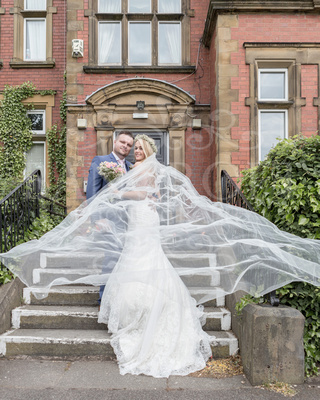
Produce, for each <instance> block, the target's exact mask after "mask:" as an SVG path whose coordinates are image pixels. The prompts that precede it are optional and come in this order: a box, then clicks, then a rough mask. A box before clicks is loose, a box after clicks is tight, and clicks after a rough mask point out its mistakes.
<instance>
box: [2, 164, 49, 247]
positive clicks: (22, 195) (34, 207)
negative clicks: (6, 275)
mask: <svg viewBox="0 0 320 400" xmlns="http://www.w3.org/2000/svg"><path fill="white" fill-rule="evenodd" d="M40 191H41V172H40V170H35V171H33V172H32V174H31V175H29V176H28V177H27V178H26V179H25V180H24V181H23V182H22V183H21V184H20V185H18V186H17V187H16V188H15V189H13V190H12V191H11V192H10V193H9V194H8V195H7V196H6V197H4V198H3V199H2V200H1V201H0V246H1V247H0V250H1V253H3V252H6V251H8V250H10V249H11V248H12V247H14V246H15V245H16V244H17V242H19V240H21V239H23V238H24V234H25V232H26V231H27V230H28V229H29V227H30V225H31V224H32V222H33V220H34V219H35V218H37V217H39V214H40V208H39V194H40Z"/></svg>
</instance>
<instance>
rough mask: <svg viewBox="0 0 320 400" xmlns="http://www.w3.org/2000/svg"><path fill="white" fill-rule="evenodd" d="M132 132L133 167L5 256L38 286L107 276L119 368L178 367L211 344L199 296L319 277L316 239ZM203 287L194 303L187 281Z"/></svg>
mask: <svg viewBox="0 0 320 400" xmlns="http://www.w3.org/2000/svg"><path fill="white" fill-rule="evenodd" d="M136 139H137V140H136V143H135V156H136V160H137V162H136V164H135V167H134V168H133V169H132V171H131V172H130V173H128V174H125V175H124V176H123V177H121V178H120V179H118V180H115V181H113V182H112V183H111V184H110V185H107V186H106V187H104V188H103V189H101V190H100V192H99V193H98V194H97V195H96V196H94V197H92V198H91V199H89V200H88V201H86V202H84V203H83V204H82V205H81V206H80V207H78V208H77V209H76V210H74V211H72V212H71V213H70V214H69V215H68V216H67V217H66V218H65V220H64V221H63V222H62V223H61V224H60V225H58V226H57V227H56V228H54V229H53V230H52V231H50V232H48V233H47V234H45V235H44V236H43V237H42V238H40V239H39V240H32V241H30V242H27V243H23V244H21V245H19V246H17V247H15V248H14V249H12V250H10V251H9V252H7V253H4V254H0V260H1V262H3V263H4V264H5V265H6V266H7V267H8V268H9V269H10V270H11V271H12V272H13V273H14V274H15V275H17V276H19V278H20V279H21V280H22V281H23V282H24V283H25V284H26V285H28V286H30V287H33V288H42V289H43V288H44V289H46V290H47V291H49V289H50V287H51V286H53V285H65V284H90V285H97V286H100V285H106V288H105V292H104V295H103V298H102V304H101V310H100V314H99V321H100V322H103V323H107V324H108V329H109V330H110V331H111V332H112V342H111V343H112V346H113V348H114V351H115V353H116V355H117V359H118V362H119V366H120V371H121V373H123V374H125V373H132V374H140V373H143V374H148V375H152V376H157V377H167V376H169V375H171V374H179V375H185V374H188V373H190V372H192V371H195V370H197V369H201V368H203V367H204V366H205V362H206V360H207V358H208V357H209V356H210V354H211V350H210V346H209V338H208V336H207V334H206V333H204V332H203V331H202V328H201V323H203V322H204V321H202V319H203V313H202V310H201V308H199V307H197V306H196V305H197V304H203V303H205V302H207V301H209V300H212V299H214V298H216V297H217V296H218V295H223V294H229V293H233V292H235V291H237V290H244V291H246V292H247V293H250V294H252V295H255V296H261V295H264V294H266V293H269V292H270V291H272V290H275V289H277V288H279V287H282V286H284V285H286V284H288V283H290V282H292V281H305V282H309V283H311V284H314V285H317V286H319V284H320V242H319V241H318V240H312V239H303V238H300V237H297V236H294V235H291V234H289V233H286V232H282V231H280V230H279V229H278V228H277V227H276V226H275V225H273V224H272V223H271V222H269V221H268V220H266V219H265V218H263V217H261V216H260V215H258V214H256V213H253V212H250V211H248V210H245V209H242V208H239V207H234V206H230V205H227V204H222V203H213V202H211V201H210V200H209V199H208V198H206V197H204V196H200V195H199V194H198V193H197V191H196V190H195V188H194V187H193V185H192V184H191V182H190V180H189V179H188V178H187V177H186V176H184V175H183V174H181V173H180V172H178V171H177V170H175V169H174V168H172V167H166V166H163V165H161V164H160V163H159V162H158V161H157V160H156V157H155V153H156V147H155V144H154V142H153V140H152V139H151V138H149V137H148V136H146V135H140V136H137V137H136ZM110 238H112V240H110ZM115 258H117V259H118V263H117V264H116V266H115V267H114V269H113V270H110V269H109V270H108V268H107V267H108V265H107V264H108V260H110V259H115ZM199 286H202V287H204V286H205V287H206V289H207V290H205V291H199V293H200V292H201V295H199V297H197V304H196V302H195V300H194V299H192V298H191V297H190V294H189V291H188V289H189V288H195V287H199ZM34 293H35V296H36V297H41V296H42V293H43V290H42V291H41V293H40V291H37V290H35V292H34Z"/></svg>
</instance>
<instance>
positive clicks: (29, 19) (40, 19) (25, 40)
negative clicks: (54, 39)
mask: <svg viewBox="0 0 320 400" xmlns="http://www.w3.org/2000/svg"><path fill="white" fill-rule="evenodd" d="M27 21H44V27H45V32H46V37H47V20H46V18H29V17H28V18H24V19H23V24H24V27H23V61H25V62H39V61H40V62H42V61H46V54H47V41H45V43H44V54H45V56H44V58H43V59H26V51H27Z"/></svg>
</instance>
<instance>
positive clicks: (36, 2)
mask: <svg viewBox="0 0 320 400" xmlns="http://www.w3.org/2000/svg"><path fill="white" fill-rule="evenodd" d="M24 4H25V5H24V9H25V10H32V11H35V10H45V9H46V6H47V5H46V0H25V2H24Z"/></svg>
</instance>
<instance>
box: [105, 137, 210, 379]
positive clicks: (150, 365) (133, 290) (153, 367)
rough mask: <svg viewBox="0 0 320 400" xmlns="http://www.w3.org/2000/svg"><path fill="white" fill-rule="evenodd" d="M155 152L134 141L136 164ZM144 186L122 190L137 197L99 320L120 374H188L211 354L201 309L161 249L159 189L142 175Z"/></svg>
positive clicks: (148, 144)
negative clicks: (108, 339)
mask: <svg viewBox="0 0 320 400" xmlns="http://www.w3.org/2000/svg"><path fill="white" fill-rule="evenodd" d="M154 151H156V148H155V144H154V142H153V141H152V139H151V138H149V137H147V136H145V135H138V136H137V137H136V140H135V146H134V154H135V159H136V164H135V167H136V166H138V165H139V164H141V163H142V162H143V161H144V160H145V159H146V158H147V157H148V156H150V155H152V154H153V153H154ZM137 186H138V187H139V188H146V187H147V188H151V191H150V190H149V191H147V190H143V189H142V190H134V191H128V192H124V193H122V195H121V197H122V198H125V199H134V200H137V201H136V202H135V203H133V204H130V206H129V210H128V217H129V221H128V233H127V235H126V240H125V244H124V248H123V251H122V253H121V256H120V259H119V261H118V263H117V265H116V266H115V268H114V271H113V273H112V274H111V276H110V278H109V280H108V282H107V285H106V287H105V290H104V294H103V297H102V300H101V308H100V313H99V319H98V322H103V323H106V324H108V329H109V331H110V332H111V333H112V334H113V335H112V338H111V345H112V347H113V349H114V351H115V354H116V356H117V359H118V363H119V367H120V373H121V374H126V373H131V374H136V375H138V374H145V375H152V376H154V377H159V378H160V377H168V376H169V375H187V374H189V373H191V372H194V371H197V370H200V369H202V368H204V367H205V365H206V361H207V360H208V358H209V357H210V356H211V348H210V344H209V336H208V335H207V334H206V333H205V332H204V331H203V330H202V328H201V324H200V317H201V316H202V312H201V310H199V309H197V307H196V301H195V300H194V299H193V298H192V297H191V296H190V294H189V292H188V289H187V288H186V286H185V285H184V284H183V282H182V281H181V279H180V277H179V275H178V273H177V272H176V271H175V269H174V268H173V266H172V265H171V264H170V262H169V260H168V258H167V257H166V255H165V253H164V252H163V250H162V247H161V241H160V219H159V214H158V212H157V199H158V198H159V188H158V187H157V183H156V177H155V176H153V174H150V173H149V174H141V179H139V184H138V185H137Z"/></svg>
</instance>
